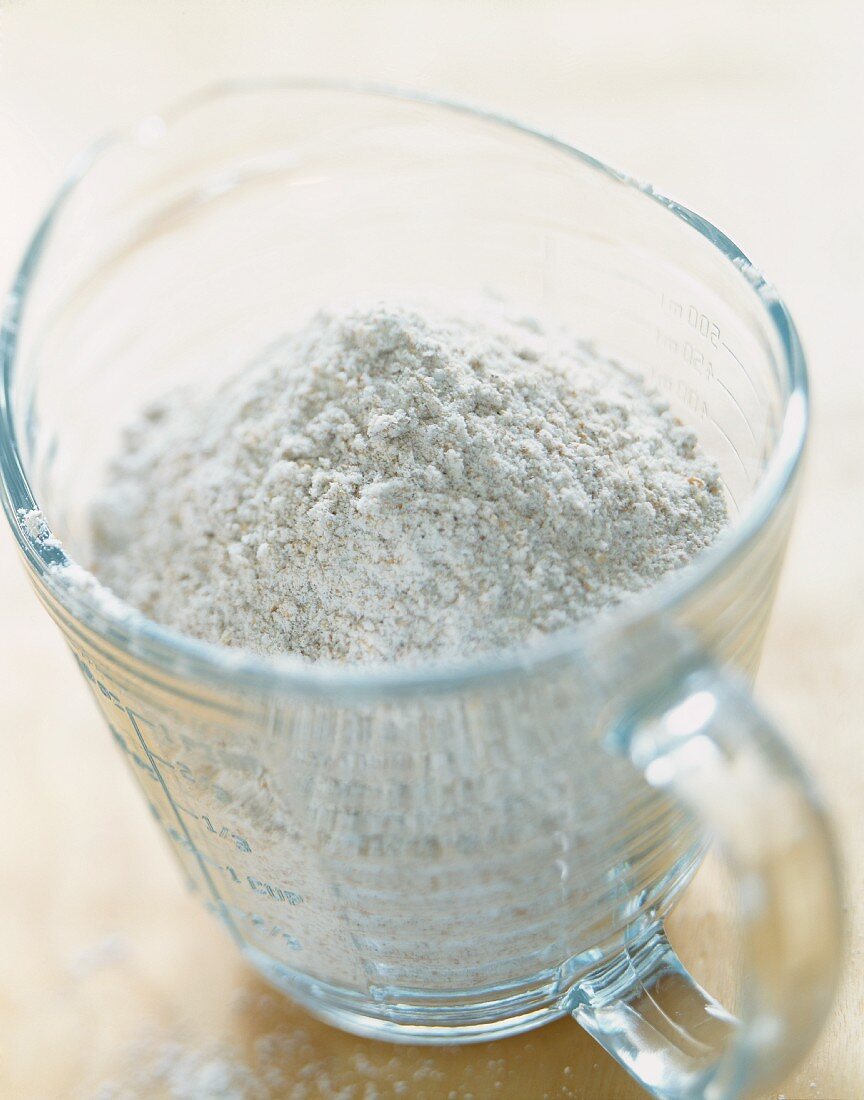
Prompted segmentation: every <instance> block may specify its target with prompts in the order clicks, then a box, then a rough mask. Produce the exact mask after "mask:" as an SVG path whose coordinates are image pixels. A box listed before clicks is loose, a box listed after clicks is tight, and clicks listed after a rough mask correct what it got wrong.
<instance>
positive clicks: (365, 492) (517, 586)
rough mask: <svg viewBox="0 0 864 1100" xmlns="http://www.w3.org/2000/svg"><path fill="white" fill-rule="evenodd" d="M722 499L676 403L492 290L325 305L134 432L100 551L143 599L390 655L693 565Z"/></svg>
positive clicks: (561, 614) (219, 627) (317, 648)
mask: <svg viewBox="0 0 864 1100" xmlns="http://www.w3.org/2000/svg"><path fill="white" fill-rule="evenodd" d="M725 520H726V509H725V504H724V500H723V495H722V492H721V489H720V485H719V478H718V471H717V469H716V467H715V466H714V464H713V463H712V462H711V461H709V460H708V459H707V458H706V457H705V456H704V455H702V454H701V453H700V451H699V450H698V448H697V446H696V439H695V437H694V435H693V434H692V433H691V432H690V431H689V430H687V429H686V428H684V427H683V426H682V425H681V424H680V423H679V422H678V421H677V420H676V419H675V418H674V416H673V415H672V414H671V412H670V411H669V409H668V407H667V405H666V404H665V402H664V401H662V400H661V399H660V397H658V396H657V395H656V394H655V393H652V392H650V391H649V390H647V389H646V388H645V385H644V383H643V382H642V381H641V380H640V379H639V378H638V377H637V376H636V375H634V374H632V373H630V372H629V371H627V370H626V369H624V368H623V367H622V366H621V365H619V364H617V363H615V362H612V361H610V360H608V359H606V358H604V357H602V356H600V355H599V354H597V353H596V352H595V351H594V350H592V348H591V347H590V346H589V345H587V344H584V343H580V342H578V341H576V340H575V339H574V338H573V337H568V336H566V335H562V334H561V333H559V332H555V333H550V332H547V331H544V329H543V328H541V326H540V325H539V324H538V323H536V322H535V321H531V320H512V319H509V318H508V317H507V316H505V315H504V313H503V312H499V311H497V310H493V309H491V308H489V309H485V310H480V311H473V312H471V313H466V314H465V315H462V316H450V317H448V316H445V315H437V314H435V313H432V312H430V311H428V310H426V311H420V310H418V309H414V308H410V307H407V306H400V305H385V304H380V305H375V306H372V307H367V308H355V309H353V310H347V311H342V312H336V311H322V312H320V313H319V314H317V315H316V316H315V317H314V318H313V319H312V320H311V321H310V322H309V323H308V324H307V325H306V326H305V327H304V328H302V329H301V330H300V331H298V332H296V333H295V334H294V335H291V336H289V337H287V338H286V339H284V340H283V341H282V342H281V343H280V344H279V345H278V346H277V347H275V348H273V349H272V350H271V352H270V353H269V354H268V355H267V356H266V357H265V358H264V359H262V360H261V361H260V362H258V363H257V364H256V365H255V366H254V367H252V368H250V369H247V370H245V371H244V372H242V373H241V374H239V375H238V376H237V377H235V378H234V379H233V380H232V381H230V382H229V383H228V384H227V385H225V386H223V387H222V388H221V389H220V390H218V391H217V392H216V393H214V394H212V395H210V396H208V397H206V398H198V397H196V395H195V394H194V393H190V392H185V393H181V392H178V393H175V394H171V395H168V396H167V397H166V398H165V399H164V400H162V401H161V402H160V403H158V404H156V405H154V406H152V407H151V408H149V409H148V410H146V412H145V414H144V415H143V416H142V417H141V419H140V420H139V422H138V423H136V424H135V425H134V426H133V427H132V428H131V429H130V430H129V431H128V433H127V436H126V438H125V441H124V446H123V449H122V453H121V454H120V456H119V457H118V459H117V461H116V462H115V464H114V466H113V468H112V470H111V472H110V477H109V479H108V484H107V486H106V488H105V490H104V492H103V493H102V494H101V496H100V498H99V499H98V501H97V504H96V507H95V508H94V521H93V531H94V561H93V566H94V572H95V573H96V574H97V576H98V577H99V578H100V580H101V581H103V582H104V583H105V584H106V585H107V586H108V587H109V588H111V589H112V590H114V591H115V592H116V593H117V594H118V595H119V596H121V597H122V598H124V599H125V600H127V601H128V602H129V603H131V604H132V605H133V606H135V607H137V608H140V609H141V610H142V611H143V612H145V613H146V614H147V615H149V616H150V617H151V618H153V619H155V620H157V621H159V622H162V623H164V624H166V625H169V626H172V627H175V628H177V629H179V630H182V631H185V632H187V633H189V634H192V635H194V636H195V637H198V638H200V639H203V640H206V641H210V642H220V643H223V644H226V645H229V646H240V647H245V648H247V649H250V650H253V651H256V652H259V653H267V654H275V653H293V654H300V655H302V656H304V657H307V658H312V659H321V658H324V659H332V660H338V661H359V662H379V661H391V660H396V659H403V658H406V659H417V658H422V657H439V658H450V657H455V656H459V655H464V654H473V653H477V652H480V651H483V650H488V649H490V648H493V647H498V646H506V645H510V644H513V643H518V642H522V641H530V640H532V639H535V638H537V637H539V636H542V635H545V634H548V633H549V632H551V631H554V630H556V629H558V628H560V627H563V626H565V625H567V624H570V623H574V622H576V621H578V620H580V619H582V618H584V617H586V616H587V615H590V614H592V613H594V612H597V611H598V610H600V609H602V608H603V607H606V606H607V605H610V604H615V603H617V602H619V601H620V600H621V599H622V598H624V597H625V596H627V595H628V593H632V592H636V591H638V590H639V589H642V588H644V587H646V586H647V585H649V584H651V583H652V582H653V581H655V580H656V579H657V578H659V577H660V576H662V575H663V574H665V573H667V572H668V571H669V570H672V569H675V568H677V567H679V566H681V565H683V564H685V563H686V562H687V561H688V560H689V559H690V558H691V557H692V556H693V555H694V554H695V553H696V552H698V551H699V550H701V549H702V548H703V547H705V546H707V545H708V544H709V543H710V542H711V541H712V540H713V539H714V538H715V536H716V535H717V533H718V531H719V530H720V528H721V527H722V526H723V524H724V522H725Z"/></svg>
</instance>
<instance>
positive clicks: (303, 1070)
mask: <svg viewBox="0 0 864 1100" xmlns="http://www.w3.org/2000/svg"><path fill="white" fill-rule="evenodd" d="M862 62H864V6H862V4H861V3H844V2H841V0H821V2H820V3H806V4H805V3H796V2H791V0H790V2H786V3H761V4H756V3H753V2H746V0H745V2H740V0H735V2H729V0H726V2H724V3H722V4H700V3H699V2H698V0H680V2H679V0H660V2H657V3H650V2H645V0H641V2H639V0H636V2H629V3H627V2H621V3H619V2H614V3H608V4H603V3H601V2H600V0H593V2H587V3H578V2H571V3H567V2H563V0H537V2H535V3H529V2H528V0H510V2H503V0H500V2H493V0H487V2H485V3H481V2H478V0H461V2H454V0H434V2H433V0H429V2H427V3H419V2H414V0H391V2H379V0H365V2H361V0H355V2H353V3H351V2H349V0H318V2H317V3H315V2H310V3H306V2H298V3H289V2H284V3H279V2H276V0H191V2H182V0H125V2H123V0H113V2H112V0H12V2H10V0H5V2H4V0H0V280H2V283H3V285H6V284H7V283H8V281H9V279H10V278H11V274H12V271H13V268H14V266H15V263H16V262H17V260H18V258H19V256H20V253H21V251H22V249H23V247H24V245H25V242H26V240H27V237H28V235H29V233H30V231H31V229H32V227H33V223H34V221H35V219H36V217H37V215H38V214H39V213H40V211H41V210H42V208H43V207H44V206H45V204H46V202H47V201H48V199H49V197H50V195H51V193H52V191H53V189H54V188H55V187H56V186H57V183H58V181H59V179H60V178H61V174H62V171H63V167H64V165H65V163H66V162H67V160H68V159H69V157H70V155H71V154H72V153H73V152H74V151H75V150H77V149H78V147H79V146H81V145H82V144H83V143H86V142H87V141H89V140H90V139H91V138H93V137H94V136H95V135H96V134H97V133H98V132H99V131H100V130H102V129H104V128H105V127H106V126H109V125H110V124H112V123H115V122H117V121H122V120H126V119H129V118H131V117H134V116H136V115H138V114H142V113H146V112H147V111H149V110H150V109H151V108H153V107H158V106H160V105H162V104H163V103H165V102H166V101H168V100H170V99H172V98H173V97H174V96H176V95H178V94H180V93H182V92H185V91H187V90H189V89H190V88H192V87H194V86H196V85H198V84H200V83H201V82H202V81H205V80H208V79H211V78H213V77H214V76H226V75H238V76H240V75H249V74H255V75H263V74H284V73H315V74H319V73H323V74H328V75H334V76H338V75H343V76H356V77H367V78H371V79H376V80H383V81H392V82H400V83H404V84H410V85H413V86H416V87H420V88H424V89H432V90H437V91H441V92H444V93H447V94H450V95H456V96H463V97H466V98H469V99H471V100H474V101H478V102H482V103H484V104H488V105H489V106H492V107H495V108H497V109H499V110H501V111H505V112H509V113H512V114H515V115H517V116H518V117H520V118H522V119H524V120H526V121H529V122H532V123H534V124H536V125H539V126H540V127H541V128H544V129H550V130H553V131H555V132H557V133H558V134H560V135H561V136H563V137H565V138H567V139H570V140H572V141H573V142H575V143H576V144H578V145H581V146H582V147H584V148H585V149H587V150H588V151H590V152H593V153H595V154H597V155H599V156H600V157H602V158H604V159H606V160H608V161H610V162H611V163H612V164H615V165H618V166H620V167H622V168H624V169H626V170H628V171H630V172H631V173H633V174H635V175H637V176H639V177H641V178H645V179H650V180H651V181H652V182H653V183H655V185H656V186H657V187H658V189H660V190H662V191H666V192H668V193H671V194H673V195H674V196H675V197H676V198H680V199H681V200H682V201H684V202H685V203H686V204H687V205H690V206H693V207H695V208H696V209H697V210H699V211H700V212H702V213H704V214H706V215H707V216H708V217H709V218H711V219H712V220H713V221H715V222H716V223H717V224H719V225H720V226H721V227H722V228H723V229H725V230H726V231H727V232H728V233H729V234H730V235H731V236H732V238H733V239H734V240H736V241H738V242H739V243H740V244H741V245H742V246H743V247H744V250H745V251H746V252H747V253H748V254H749V255H750V256H751V257H752V258H753V259H754V260H755V261H756V262H757V263H758V264H759V265H760V266H762V267H763V268H764V269H765V270H766V271H767V273H768V274H769V276H770V277H771V278H772V279H773V280H774V281H775V282H776V283H777V284H778V285H779V286H780V288H781V289H782V291H783V292H784V295H785V297H786V298H787V300H788V302H789V304H790V306H791V308H792V311H793V313H794V315H795V317H796V319H797V321H798V323H799V326H800V329H801V332H802V335H803V338H804V342H805V345H806V347H807V349H808V352H809V357H810V361H811V366H812V374H813V388H814V391H815V424H814V435H813V443H812V447H811V451H810V462H809V467H808V472H807V478H806V486H805V493H804V499H803V503H802V508H801V513H800V519H799V522H798V525H797V529H796V533H795V537H794V540H793V545H792V549H791V553H790V558H789V562H788V567H787V570H786V574H785V578H784V582H783V584H782V587H781V592H780V597H779V600H778V605H777V610H776V614H775V617H774V621H773V626H772V628H771V630H770V633H769V637H768V642H767V647H766V653H765V659H764V664H763V669H762V673H761V675H760V679H759V687H758V690H759V694H760V697H761V699H762V700H763V701H764V703H765V704H766V706H767V707H768V708H769V709H770V710H771V711H772V712H773V713H774V714H775V715H776V717H777V718H778V719H779V720H780V722H781V723H782V724H783V725H784V726H785V728H786V729H787V730H788V733H789V737H790V740H791V741H792V742H793V743H794V745H795V747H796V749H797V751H798V752H799V754H800V755H801V757H802V758H803V759H804V760H805V762H806V763H807V765H808V766H809V767H810V768H811V770H812V771H813V773H814V774H815V776H816V777H817V780H818V782H819V783H820V785H821V787H822V789H823V791H824V793H825V796H826V798H827V800H828V802H829V804H830V806H831V809H832V811H833V814H834V817H835V820H836V824H837V828H838V831H839V834H840V836H841V840H842V843H843V845H844V848H845V862H846V881H847V892H848V898H849V914H848V915H849V936H848V949H847V955H848V958H847V963H846V971H845V978H844V984H843V987H842V989H841V992H840V996H839V999H838V1002H837V1006H836V1010H835V1013H834V1015H833V1017H832V1019H831V1022H830V1024H829V1026H828V1028H827V1029H826V1032H825V1035H824V1036H823V1039H822V1041H821V1042H820V1044H819V1046H818V1047H817V1048H816V1049H815V1050H814V1051H813V1052H812V1053H811V1054H810V1055H809V1056H808V1058H807V1059H806V1060H805V1062H804V1063H803V1064H802V1066H801V1068H800V1070H799V1072H797V1073H796V1074H794V1075H793V1076H792V1077H791V1078H790V1079H789V1080H788V1081H787V1082H785V1083H784V1084H783V1085H782V1086H781V1089H780V1092H781V1093H783V1094H785V1096H786V1097H788V1098H789V1100H792V1098H795V1100H800V1098H811V1097H812V1098H813V1100H819V1098H842V1100H860V1098H861V1097H862V1096H864V1050H862V1043H861V1032H862V1008H864V956H862V948H864V918H862V913H861V904H860V903H861V901H862V898H864V870H862V868H864V839H862V829H861V822H862V812H861V808H860V807H861V804H862V795H864V783H862V771H864V769H862V756H864V751H862V747H861V737H862V735H861V733H860V715H861V713H862V712H864V553H862V549H861V547H862V544H864V519H862V514H864V508H862V506H864V493H862V483H864V471H862V465H864V463H862V454H864V448H862V438H864V369H862V368H864V362H862V358H864V357H862V350H861V349H862V332H864V329H862V321H861V316H862V312H864V267H862V255H864V145H862V136H861V135H862V107H864V63H862ZM0 607H2V615H3V626H4V630H3V631H2V634H0V713H2V716H3V728H2V735H0V1097H2V1100H7V1098H16V1100H17V1098H19V1097H21V1098H27V1100H29V1098H34V1100H53V1098H61V1097H62V1098H65V1097H87V1098H89V1097H100V1096H101V1097H104V1098H105V1100H107V1098H108V1097H109V1096H110V1095H111V1092H110V1090H109V1089H108V1088H107V1087H103V1086H105V1085H106V1083H109V1082H114V1083H115V1084H118V1085H122V1084H123V1083H124V1082H125V1081H128V1080H129V1077H130V1074H131V1073H132V1069H131V1068H130V1067H131V1066H133V1065H134V1062H135V1057H136V1056H135V1055H134V1052H133V1053H132V1054H130V1050H129V1044H130V1043H134V1042H135V1041H136V1040H140V1038H141V1036H142V1034H144V1033H145V1032H147V1031H148V1029H149V1030H150V1031H152V1032H153V1034H154V1035H155V1039H154V1040H153V1043H155V1044H156V1047H158V1046H159V1044H160V1043H161V1042H162V1041H163V1040H164V1039H165V1037H167V1036H171V1035H175V1036H178V1037H179V1038H180V1039H181V1040H182V1042H183V1043H184V1044H186V1045H187V1046H188V1047H189V1049H191V1050H193V1052H194V1051H200V1050H201V1049H202V1046H204V1045H206V1044H207V1043H208V1042H210V1041H215V1042H220V1043H223V1044H227V1046H226V1048H225V1049H226V1050H227V1051H228V1052H229V1054H230V1056H231V1057H232V1058H233V1059H235V1060H236V1059H237V1058H238V1057H239V1056H240V1055H241V1054H242V1056H243V1057H244V1058H245V1059H246V1061H248V1062H249V1063H250V1064H252V1065H256V1059H257V1062H259V1063H260V1062H261V1053H262V1046H261V1043H260V1042H259V1043H258V1046H257V1054H256V1040H257V1039H259V1038H260V1036H262V1035H269V1036H276V1038H275V1039H271V1040H269V1041H270V1042H275V1043H276V1044H277V1045H280V1044H281V1047H282V1053H281V1055H280V1058H279V1059H278V1061H279V1062H280V1064H281V1066H282V1069H283V1071H284V1076H285V1081H284V1082H283V1084H282V1085H281V1086H279V1085H277V1084H275V1083H274V1084H273V1085H272V1087H270V1088H268V1090H267V1091H266V1092H265V1095H267V1096H268V1097H269V1096H272V1097H277V1096H278V1097H292V1096H294V1097H296V1098H297V1100H300V1098H301V1097H308V1098H309V1100H312V1098H314V1097H330V1096H336V1095H338V1096H340V1097H342V1100H376V1098H378V1097H380V1098H381V1100H384V1098H389V1097H391V1096H397V1095H407V1096H409V1097H416V1098H418V1100H422V1098H423V1097H425V1098H426V1100H437V1098H439V1097H441V1098H445V1097H447V1096H448V1094H449V1095H451V1096H454V1097H457V1098H465V1100H467V1097H469V1096H473V1097H474V1100H480V1098H482V1097H489V1096H494V1097H503V1098H511V1100H533V1098H535V1097H536V1098H541V1097H547V1098H548V1100H557V1098H559V1097H560V1098H572V1097H581V1098H586V1100H598V1098H603V1097H614V1098H615V1100H627V1098H628V1097H634V1098H635V1097H636V1096H638V1095H641V1094H640V1093H639V1091H638V1090H637V1089H636V1088H635V1086H632V1085H631V1084H630V1083H629V1081H628V1079H627V1078H626V1077H624V1075H623V1074H622V1073H621V1072H620V1071H619V1070H618V1069H617V1068H616V1067H615V1066H614V1064H613V1063H612V1062H611V1060H610V1059H609V1058H608V1057H607V1056H606V1055H605V1054H604V1053H603V1052H602V1051H601V1050H599V1048H596V1047H595V1046H593V1045H592V1043H591V1041H590V1040H588V1039H587V1038H585V1037H583V1036H581V1035H580V1034H579V1032H578V1029H577V1028H576V1027H575V1025H572V1024H568V1023H566V1022H565V1023H561V1024H557V1025H554V1026H552V1027H548V1028H546V1029H544V1030H543V1031H542V1032H535V1033H533V1034H531V1035H530V1036H525V1037H521V1038H517V1039H514V1040H508V1041H506V1042H502V1043H498V1044H495V1045H494V1046H488V1045H487V1046H482V1047H470V1048H462V1049H461V1050H459V1051H458V1052H453V1051H437V1052H436V1051H430V1050H428V1049H426V1050H422V1051H419V1052H417V1051H413V1050H411V1049H408V1048H400V1049H398V1050H397V1049H396V1048H393V1047H387V1046H382V1045H380V1044H372V1043H370V1042H365V1041H362V1040H359V1039H353V1038H350V1037H346V1036H343V1035H341V1034H339V1033H337V1032H335V1031H332V1030H330V1029H328V1028H325V1027H324V1026H323V1025H318V1024H315V1023H313V1022H312V1021H310V1020H309V1019H308V1018H307V1017H305V1016H304V1014H303V1013H301V1012H300V1011H299V1010H297V1009H294V1008H292V1007H291V1006H290V1005H289V1004H288V1003H287V1002H285V1001H282V1000H281V999H275V998H274V999H270V998H268V996H267V995H266V991H265V988H264V986H263V984H262V983H261V981H260V980H259V979H257V978H256V977H255V976H254V975H253V974H251V973H250V972H249V971H248V970H247V969H246V968H245V967H244V966H243V964H242V963H241V962H240V961H239V960H238V959H237V958H236V957H235V954H234V952H233V949H232V948H231V947H230V946H229V943H228V941H227V940H226V939H225V938H224V937H223V934H222V933H221V931H220V929H219V928H218V927H217V926H216V923H215V922H214V921H212V919H211V918H210V917H208V916H207V915H206V914H205V913H204V912H203V911H201V912H199V910H198V905H197V903H196V902H194V901H193V899H191V898H189V897H186V896H185V895H184V893H183V891H182V887H181V883H180V879H179V876H178V875H177V874H176V872H175V869H174V865H173V863H172V861H171V857H170V855H169V853H168V851H167V850H166V848H165V847H164V845H163V842H162V840H161V839H160V837H159V836H158V835H157V833H156V828H155V826H154V825H153V823H152V822H151V821H150V820H149V818H148V816H147V813H146V810H145V806H144V803H143V800H141V799H140V798H139V797H138V795H137V793H136V792H135V790H134V789H133V786H132V781H131V779H130V778H129V777H128V776H127V775H126V773H125V771H124V769H123V767H122V765H121V763H120V760H119V759H118V758H117V756H116V754H115V751H114V749H113V747H112V746H111V745H110V744H109V738H108V735H107V733H106V731H105V729H104V728H103V727H102V723H101V721H100V720H99V719H98V718H97V716H96V713H95V708H94V706H93V704H92V702H90V701H89V697H88V696H87V695H86V694H85V689H84V685H83V683H79V680H78V676H77V673H76V671H75V670H74V668H73V666H72V662H71V659H70V658H69V657H68V656H67V654H66V652H65V651H64V648H63V646H62V644H61V641H60V637H59V635H58V634H57V633H56V632H55V630H54V628H53V627H52V626H51V624H50V623H49V621H48V619H47V618H46V617H45V615H44V613H42V612H41V611H40V609H39V608H38V606H37V604H36V601H35V599H33V597H32V595H31V594H30V593H29V591H28V590H27V586H26V583H25V580H24V575H23V571H22V570H21V568H20V566H19V565H18V563H17V562H16V560H15V554H14V552H13V548H12V542H11V538H10V537H8V536H6V537H3V538H2V539H0ZM704 879H705V876H703V889H702V890H701V891H698V896H696V893H694V895H693V896H692V897H690V898H688V899H687V900H686V901H685V903H684V905H683V907H682V911H681V914H680V917H679V919H678V921H677V924H678V938H679V942H683V946H684V949H685V951H686V953H687V956H688V958H691V959H693V960H694V965H696V966H697V967H698V968H700V973H704V974H705V975H706V976H707V977H708V978H709V979H711V978H713V980H714V984H715V986H717V987H722V985H723V975H724V970H723V960H722V958H721V957H718V956H719V953H718V952H717V951H716V950H715V945H716V944H717V943H718V942H719V939H720V936H721V919H722V915H721V913H720V912H719V910H718V908H717V905H716V904H715V901H714V900H713V899H714V898H715V894H714V892H712V890H711V889H710V888H705V882H704ZM708 887H710V882H709V883H708ZM298 1029H299V1031H300V1032H302V1034H301V1035H300V1038H299V1039H298V1037H297V1036H298ZM292 1037H293V1038H292ZM141 1057H143V1056H142V1055H139V1056H138V1059H139V1061H140V1060H141ZM194 1057H199V1055H197V1054H196V1055H194ZM200 1058H203V1056H200ZM271 1063H272V1060H271ZM259 1068H260V1067H259ZM399 1082H402V1083H404V1088H403V1086H402V1085H400V1084H399ZM303 1087H305V1089H306V1091H305V1092H304V1091H303ZM214 1088H215V1086H214ZM100 1089H101V1094H100ZM340 1090H344V1091H340ZM151 1095H155V1092H154V1093H151ZM160 1095H161V1093H160ZM196 1095H197V1094H196ZM213 1095H214V1097H215V1096H218V1095H222V1094H220V1093H218V1092H216V1091H214V1092H213ZM772 1095H773V1096H776V1095H777V1093H776V1092H775V1093H773V1094H772Z"/></svg>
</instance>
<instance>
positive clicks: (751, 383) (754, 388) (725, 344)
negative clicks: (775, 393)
mask: <svg viewBox="0 0 864 1100" xmlns="http://www.w3.org/2000/svg"><path fill="white" fill-rule="evenodd" d="M723 347H724V348H725V349H726V350H727V351H728V352H729V354H730V355H731V356H732V358H733V359H734V360H735V362H736V363H737V364H738V366H739V367H740V368H741V370H742V371H743V372H744V377H745V378H746V379H747V383H748V385H749V386H750V389H751V390H752V391H753V396H754V397H755V398H756V400H757V401H758V402H759V403H760V404H761V403H762V398H761V397H760V396H759V391H758V390H757V389H756V386H755V385H754V382H753V379H752V378H751V377H750V372H749V371H748V370H747V368H746V367H745V366H744V364H743V363H742V362H741V360H740V359H739V358H738V356H737V355H736V354H735V352H734V351H733V350H732V349H731V348H730V347H729V345H728V344H727V343H726V341H725V340H724V341H723Z"/></svg>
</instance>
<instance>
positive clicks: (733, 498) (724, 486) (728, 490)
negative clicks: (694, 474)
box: [720, 478, 741, 516]
mask: <svg viewBox="0 0 864 1100" xmlns="http://www.w3.org/2000/svg"><path fill="white" fill-rule="evenodd" d="M720 480H721V481H722V482H723V488H724V489H725V490H726V492H727V493H728V494H729V496H730V497H731V498H732V503H733V504H734V505H735V511H736V512H737V513H738V515H739V516H740V515H741V509H740V507H739V506H738V501H737V500H736V499H735V494H734V493H733V492H732V490H731V489H730V488H729V482H728V481H727V480H726V478H721V479H720Z"/></svg>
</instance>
